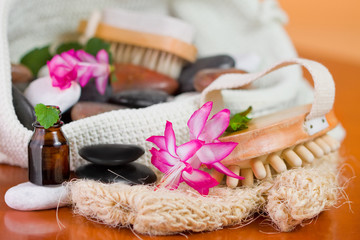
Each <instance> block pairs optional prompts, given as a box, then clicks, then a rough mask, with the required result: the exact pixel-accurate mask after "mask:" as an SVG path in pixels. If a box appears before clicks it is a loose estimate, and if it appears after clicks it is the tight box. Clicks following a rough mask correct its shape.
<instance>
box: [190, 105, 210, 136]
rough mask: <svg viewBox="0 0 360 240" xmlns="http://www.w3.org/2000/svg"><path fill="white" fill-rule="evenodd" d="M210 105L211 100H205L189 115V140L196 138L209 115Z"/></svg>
mask: <svg viewBox="0 0 360 240" xmlns="http://www.w3.org/2000/svg"><path fill="white" fill-rule="evenodd" d="M212 105H213V103H212V102H207V103H205V104H204V105H203V106H202V107H201V108H200V109H198V110H196V111H195V112H194V113H193V114H192V115H191V117H190V119H189V121H188V123H187V125H188V127H189V130H190V139H191V140H193V139H197V138H198V137H199V135H200V133H201V132H202V130H203V128H204V126H205V123H206V121H207V119H208V117H209V115H210V112H211V108H212Z"/></svg>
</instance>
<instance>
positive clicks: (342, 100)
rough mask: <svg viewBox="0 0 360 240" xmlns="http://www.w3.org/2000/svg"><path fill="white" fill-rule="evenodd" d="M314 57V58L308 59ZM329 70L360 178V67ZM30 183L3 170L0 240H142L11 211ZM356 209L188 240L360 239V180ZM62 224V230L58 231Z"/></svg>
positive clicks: (51, 214) (48, 215)
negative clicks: (19, 188)
mask: <svg viewBox="0 0 360 240" xmlns="http://www.w3.org/2000/svg"><path fill="white" fill-rule="evenodd" d="M304 57H309V56H304ZM317 60H319V61H320V62H323V63H324V64H325V65H326V66H328V67H329V69H330V71H331V72H332V73H333V76H334V79H335V82H336V89H337V91H336V94H337V95H336V103H335V111H336V113H337V116H338V118H339V119H340V120H341V122H342V124H343V125H344V127H345V128H346V129H347V137H346V139H345V141H344V143H343V145H342V148H341V153H342V155H343V156H344V159H345V163H347V164H348V165H345V167H344V174H345V175H346V176H348V177H351V176H354V175H358V174H359V173H360V164H359V161H358V160H357V159H358V158H359V157H360V147H359V146H358V145H357V144H358V143H359V139H360V127H359V126H360V111H359V110H360V108H359V105H358V104H359V103H360V97H359V96H360V94H359V91H360V68H359V66H356V65H354V66H352V65H351V64H345V63H340V62H336V61H330V60H325V59H317ZM24 181H27V170H26V169H21V168H18V167H12V166H7V165H0V239H10V240H16V239H58V240H60V239H107V240H110V239H137V237H136V236H135V235H134V233H132V231H131V230H129V229H126V228H119V229H113V228H109V227H106V226H104V225H101V224H98V223H94V222H91V221H89V220H87V219H85V218H83V217H81V216H76V215H73V213H72V211H71V209H70V208H61V209H60V210H59V211H58V220H57V215H56V211H55V210H48V211H36V212H20V211H15V210H12V209H10V208H9V207H7V206H6V204H5V202H4V197H3V196H4V194H5V192H6V190H7V189H9V188H10V187H12V186H14V185H16V184H18V183H21V182H24ZM346 193H347V195H348V198H349V200H350V201H351V204H343V205H342V206H340V207H338V208H332V209H330V210H328V211H325V212H323V213H321V214H320V215H319V216H318V217H317V218H316V219H314V220H313V221H312V222H311V223H309V224H308V225H306V226H304V227H298V228H297V229H296V230H295V231H293V232H291V233H279V232H277V231H276V230H274V229H273V228H272V227H270V226H269V224H268V222H266V221H264V218H262V217H259V218H258V219H257V220H255V221H254V222H252V223H251V224H249V225H247V226H244V227H242V228H236V227H235V228H226V229H222V230H218V231H215V232H207V233H187V234H186V235H187V237H188V238H189V239H360V201H359V199H360V179H359V178H354V179H352V180H351V182H350V183H349V186H348V187H347V189H346ZM60 225H63V226H64V227H63V228H59V226H60ZM140 237H141V238H142V239H165V238H166V239H185V237H184V236H181V235H177V236H170V237H149V236H143V235H140Z"/></svg>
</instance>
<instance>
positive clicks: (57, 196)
mask: <svg viewBox="0 0 360 240" xmlns="http://www.w3.org/2000/svg"><path fill="white" fill-rule="evenodd" d="M4 198H5V202H6V204H7V205H8V206H9V207H11V208H13V209H16V210H21V211H32V210H45V209H52V208H56V207H57V206H58V205H59V207H62V206H65V205H68V204H69V200H68V194H67V190H66V187H65V186H63V185H56V186H38V185H35V184H33V183H31V182H25V183H21V184H19V185H16V186H14V187H12V188H10V189H9V190H7V192H6V193H5V197H4Z"/></svg>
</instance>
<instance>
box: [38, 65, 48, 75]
mask: <svg viewBox="0 0 360 240" xmlns="http://www.w3.org/2000/svg"><path fill="white" fill-rule="evenodd" d="M48 76H50V73H49V68H48V66H47V65H44V66H42V67H41V68H40V70H39V72H38V74H37V77H38V78H43V77H48Z"/></svg>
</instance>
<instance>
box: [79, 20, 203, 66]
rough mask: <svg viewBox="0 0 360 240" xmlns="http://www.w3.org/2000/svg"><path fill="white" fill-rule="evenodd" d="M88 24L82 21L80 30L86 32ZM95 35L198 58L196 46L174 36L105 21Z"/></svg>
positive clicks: (193, 59)
mask: <svg viewBox="0 0 360 240" xmlns="http://www.w3.org/2000/svg"><path fill="white" fill-rule="evenodd" d="M86 26H87V21H84V20H83V21H80V24H79V26H78V32H80V33H84V32H85V29H86ZM95 37H99V38H102V39H104V40H106V41H111V42H118V43H124V44H129V45H135V46H139V47H144V48H150V49H156V50H160V51H164V52H168V53H171V54H174V55H176V56H178V57H180V58H182V59H185V60H187V61H189V62H194V61H195V60H196V55H197V50H196V47H195V46H194V45H191V44H189V43H186V42H184V41H181V40H179V39H176V38H173V37H168V36H162V35H157V34H152V33H144V32H138V31H132V30H127V29H121V28H117V27H113V26H110V25H108V24H104V23H99V24H98V25H97V29H96V31H95Z"/></svg>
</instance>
